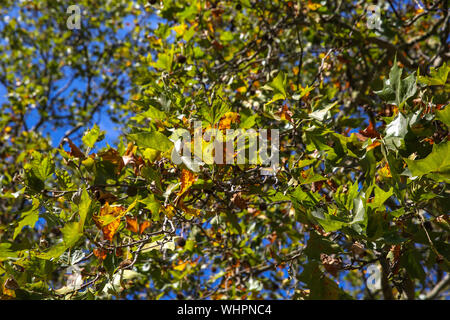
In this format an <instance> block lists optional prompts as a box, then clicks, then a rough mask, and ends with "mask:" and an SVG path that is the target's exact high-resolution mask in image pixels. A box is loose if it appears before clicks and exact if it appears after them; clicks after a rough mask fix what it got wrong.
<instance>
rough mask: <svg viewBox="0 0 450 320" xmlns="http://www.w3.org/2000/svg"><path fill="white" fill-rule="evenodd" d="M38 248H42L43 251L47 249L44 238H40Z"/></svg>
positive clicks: (46, 242)
mask: <svg viewBox="0 0 450 320" xmlns="http://www.w3.org/2000/svg"><path fill="white" fill-rule="evenodd" d="M39 247H41V248H43V249H46V248H48V241H47V240H45V238H41V239H40V240H39Z"/></svg>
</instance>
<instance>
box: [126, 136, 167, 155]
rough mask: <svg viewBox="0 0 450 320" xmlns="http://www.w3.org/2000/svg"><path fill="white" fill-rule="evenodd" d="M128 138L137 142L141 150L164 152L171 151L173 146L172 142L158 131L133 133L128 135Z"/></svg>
mask: <svg viewBox="0 0 450 320" xmlns="http://www.w3.org/2000/svg"><path fill="white" fill-rule="evenodd" d="M128 138H129V139H131V140H133V141H135V142H136V144H137V145H138V146H139V147H141V148H151V149H155V150H159V151H162V152H165V151H168V150H170V149H171V148H172V146H173V143H172V141H170V140H169V138H167V137H166V136H165V135H164V134H162V133H161V132H158V131H151V132H148V131H144V132H139V133H132V134H129V135H128Z"/></svg>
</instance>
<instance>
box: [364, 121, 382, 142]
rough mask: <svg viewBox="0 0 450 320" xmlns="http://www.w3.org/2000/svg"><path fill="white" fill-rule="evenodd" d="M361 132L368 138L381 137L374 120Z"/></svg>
mask: <svg viewBox="0 0 450 320" xmlns="http://www.w3.org/2000/svg"><path fill="white" fill-rule="evenodd" d="M359 133H360V134H361V135H363V136H364V137H367V138H381V136H380V134H379V133H378V132H377V130H376V129H375V126H374V125H373V123H372V121H369V126H368V127H367V128H365V129H364V130H359Z"/></svg>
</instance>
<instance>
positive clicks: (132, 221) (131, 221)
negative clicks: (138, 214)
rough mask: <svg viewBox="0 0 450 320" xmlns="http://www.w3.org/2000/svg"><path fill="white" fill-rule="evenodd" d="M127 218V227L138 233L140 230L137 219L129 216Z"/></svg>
mask: <svg viewBox="0 0 450 320" xmlns="http://www.w3.org/2000/svg"><path fill="white" fill-rule="evenodd" d="M126 220H127V229H128V230H130V231H131V232H135V233H137V232H138V231H139V230H138V229H139V227H138V221H137V219H136V218H132V217H128V216H127V217H126Z"/></svg>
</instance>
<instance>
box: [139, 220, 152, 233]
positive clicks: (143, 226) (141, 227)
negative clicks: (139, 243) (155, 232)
mask: <svg viewBox="0 0 450 320" xmlns="http://www.w3.org/2000/svg"><path fill="white" fill-rule="evenodd" d="M150 226H151V223H150V221H144V222H142V223H141V224H140V225H139V234H143V233H144V231H145V230H146V229H147V228H149V227H150Z"/></svg>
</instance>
